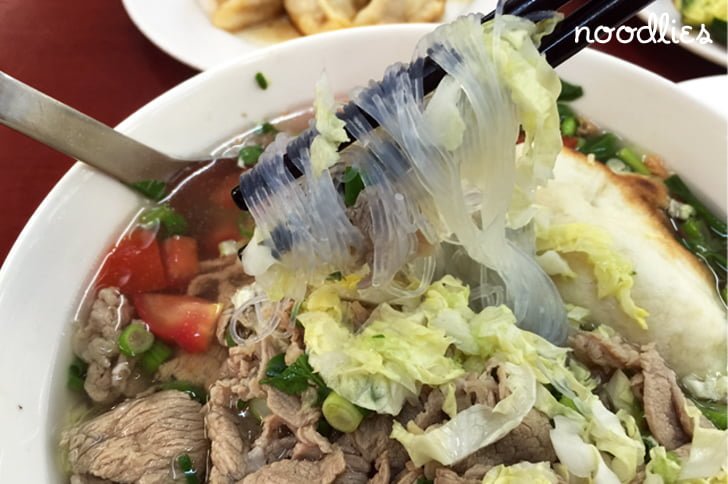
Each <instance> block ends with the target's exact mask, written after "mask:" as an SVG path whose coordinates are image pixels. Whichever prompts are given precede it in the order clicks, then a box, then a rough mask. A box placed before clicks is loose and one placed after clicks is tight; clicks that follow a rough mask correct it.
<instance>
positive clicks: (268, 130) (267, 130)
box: [259, 121, 278, 134]
mask: <svg viewBox="0 0 728 484" xmlns="http://www.w3.org/2000/svg"><path fill="white" fill-rule="evenodd" d="M259 130H260V132H261V133H262V134H272V133H277V132H278V129H277V128H276V127H275V126H273V125H272V124H270V123H269V122H268V121H266V122H265V123H263V124H261V125H260V128H259Z"/></svg>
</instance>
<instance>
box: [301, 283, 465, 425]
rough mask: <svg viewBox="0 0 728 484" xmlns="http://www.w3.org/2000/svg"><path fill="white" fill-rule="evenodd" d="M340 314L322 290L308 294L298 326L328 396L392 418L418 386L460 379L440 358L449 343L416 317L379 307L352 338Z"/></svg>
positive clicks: (333, 296) (454, 366)
mask: <svg viewBox="0 0 728 484" xmlns="http://www.w3.org/2000/svg"><path fill="white" fill-rule="evenodd" d="M312 301H313V302H315V304H312ZM309 306H311V308H313V310H310V309H309ZM343 314H344V312H343V310H342V309H341V300H340V299H339V295H338V294H337V293H336V292H335V291H332V290H330V288H328V287H326V286H324V288H322V289H317V290H315V291H314V292H313V293H312V295H311V297H310V298H309V299H308V302H307V304H306V308H305V310H304V312H302V313H299V315H298V321H300V322H301V324H302V325H303V326H304V328H305V332H304V341H305V343H306V349H307V352H308V355H309V363H310V364H311V366H312V367H313V368H314V370H316V371H317V372H318V373H319V374H320V375H321V376H322V377H323V379H324V381H325V382H326V384H327V385H328V386H329V387H330V388H331V389H332V390H334V391H335V392H336V393H338V394H339V395H341V396H342V397H344V398H345V399H347V400H349V401H350V402H352V403H354V404H356V405H359V406H360V407H363V408H366V409H369V410H374V411H376V412H378V413H387V414H390V415H397V414H398V413H399V412H400V411H401V410H402V406H403V405H404V403H405V401H406V399H407V398H416V397H417V395H419V393H420V388H421V386H422V385H423V384H425V385H433V386H438V385H443V384H446V383H448V382H450V381H452V380H454V379H455V378H457V377H458V376H460V375H462V374H463V373H464V370H463V369H462V367H461V366H460V365H459V364H458V363H457V362H455V361H454V360H453V359H451V358H448V357H447V356H445V353H446V351H447V349H448V347H449V346H450V345H451V344H452V339H451V338H449V337H447V336H446V334H445V333H444V332H443V331H442V330H440V329H437V328H431V327H428V326H427V325H426V324H425V323H426V317H425V315H424V314H423V312H422V311H418V310H415V311H411V312H408V311H397V310H395V309H394V308H392V307H391V306H389V305H387V304H382V305H380V306H379V307H378V308H377V309H376V310H375V311H374V312H373V313H372V315H371V317H370V319H369V321H368V322H367V324H366V327H364V329H363V330H361V331H360V332H358V333H354V332H353V331H352V329H351V328H350V327H348V326H347V324H346V322H345V321H343V320H342V318H343Z"/></svg>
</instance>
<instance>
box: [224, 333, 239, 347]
mask: <svg viewBox="0 0 728 484" xmlns="http://www.w3.org/2000/svg"><path fill="white" fill-rule="evenodd" d="M225 344H226V345H227V347H228V348H233V347H235V346H237V345H238V344H237V343H236V342H235V340H234V339H233V337H232V336H230V332H228V331H225Z"/></svg>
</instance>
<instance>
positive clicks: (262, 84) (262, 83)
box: [255, 72, 268, 90]
mask: <svg viewBox="0 0 728 484" xmlns="http://www.w3.org/2000/svg"><path fill="white" fill-rule="evenodd" d="M255 82H257V83H258V87H259V88H261V89H263V90H266V89H268V79H266V78H265V76H264V75H263V73H262V72H256V73H255Z"/></svg>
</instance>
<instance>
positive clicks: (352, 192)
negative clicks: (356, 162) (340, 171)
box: [342, 166, 364, 207]
mask: <svg viewBox="0 0 728 484" xmlns="http://www.w3.org/2000/svg"><path fill="white" fill-rule="evenodd" d="M342 181H343V182H344V204H345V205H346V206H347V207H351V206H353V205H354V204H355V203H356V199H357V198H358V197H359V193H360V192H361V191H362V190H364V182H363V181H362V179H361V175H360V174H359V171H358V170H357V169H355V168H352V167H350V166H347V167H346V170H344V176H343V178H342Z"/></svg>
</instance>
